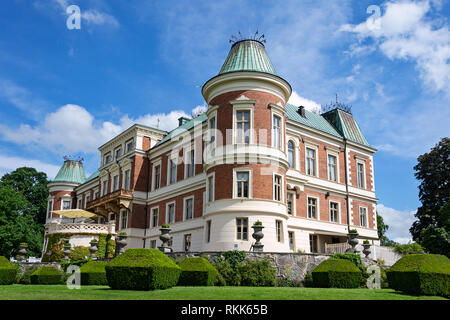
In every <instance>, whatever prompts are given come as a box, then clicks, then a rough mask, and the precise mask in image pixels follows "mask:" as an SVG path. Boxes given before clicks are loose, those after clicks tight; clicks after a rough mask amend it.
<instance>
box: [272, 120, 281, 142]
mask: <svg viewBox="0 0 450 320" xmlns="http://www.w3.org/2000/svg"><path fill="white" fill-rule="evenodd" d="M272 138H273V142H272V146H273V147H274V148H277V149H281V118H280V117H278V116H275V115H274V116H273V119H272Z"/></svg>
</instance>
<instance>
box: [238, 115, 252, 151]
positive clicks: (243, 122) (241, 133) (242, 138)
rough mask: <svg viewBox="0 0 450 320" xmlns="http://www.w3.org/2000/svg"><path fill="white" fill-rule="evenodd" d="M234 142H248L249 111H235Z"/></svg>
mask: <svg viewBox="0 0 450 320" xmlns="http://www.w3.org/2000/svg"><path fill="white" fill-rule="evenodd" d="M236 143H246V144H248V143H250V111H237V112H236Z"/></svg>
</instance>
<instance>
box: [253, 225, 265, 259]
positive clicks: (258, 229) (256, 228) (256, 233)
mask: <svg viewBox="0 0 450 320" xmlns="http://www.w3.org/2000/svg"><path fill="white" fill-rule="evenodd" d="M252 228H253V234H252V237H253V239H255V240H256V242H255V244H253V251H255V252H262V251H263V247H264V245H263V244H261V239H262V238H264V234H263V232H262V230H263V228H264V226H263V225H262V224H260V223H258V222H256V223H255V224H254V225H253V226H252Z"/></svg>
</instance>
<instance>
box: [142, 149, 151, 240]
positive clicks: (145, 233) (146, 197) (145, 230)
mask: <svg viewBox="0 0 450 320" xmlns="http://www.w3.org/2000/svg"><path fill="white" fill-rule="evenodd" d="M149 151H150V149H149V150H147V151H146V152H145V153H146V154H147V190H146V191H147V192H146V194H145V225H144V239H143V244H142V247H143V248H145V237H146V236H147V217H148V189H149V187H148V184H149V180H150V157H149V155H148V152H149Z"/></svg>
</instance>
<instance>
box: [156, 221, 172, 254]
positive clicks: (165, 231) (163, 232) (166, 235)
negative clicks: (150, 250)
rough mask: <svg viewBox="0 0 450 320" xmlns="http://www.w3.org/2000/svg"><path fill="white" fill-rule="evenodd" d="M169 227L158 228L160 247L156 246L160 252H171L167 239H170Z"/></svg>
mask: <svg viewBox="0 0 450 320" xmlns="http://www.w3.org/2000/svg"><path fill="white" fill-rule="evenodd" d="M170 230H172V229H170V227H168V226H161V228H159V231H161V234H160V235H159V239H160V240H161V242H162V244H161V246H160V247H158V249H159V250H160V251H161V252H164V253H166V252H172V248H170V246H169V241H170V234H169V233H170Z"/></svg>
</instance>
